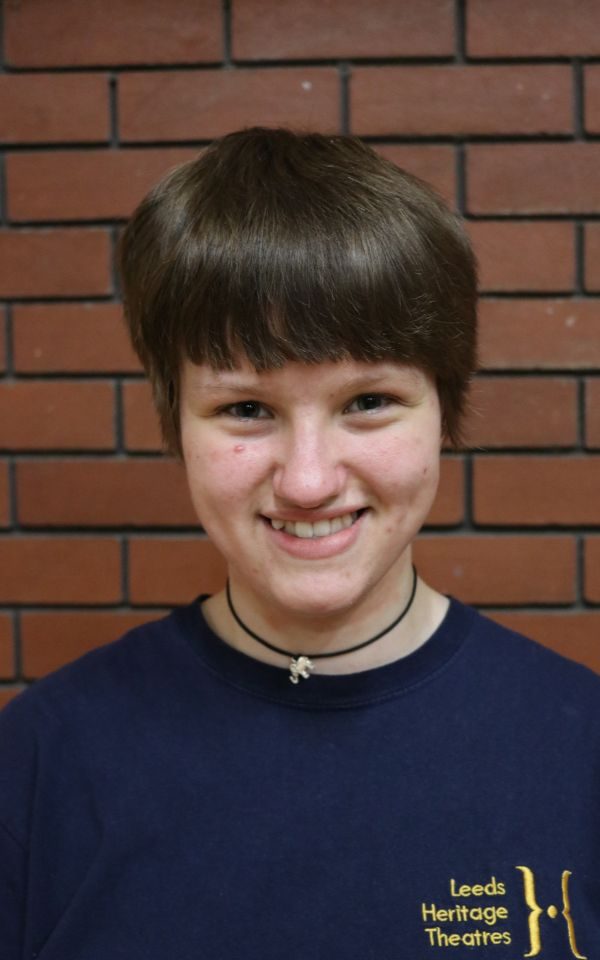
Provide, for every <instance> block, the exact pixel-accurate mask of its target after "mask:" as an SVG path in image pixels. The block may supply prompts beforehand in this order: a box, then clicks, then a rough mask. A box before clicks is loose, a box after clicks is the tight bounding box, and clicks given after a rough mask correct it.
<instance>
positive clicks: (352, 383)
mask: <svg viewBox="0 0 600 960" xmlns="http://www.w3.org/2000/svg"><path fill="white" fill-rule="evenodd" d="M418 375H419V371H418V370H417V369H415V368H413V367H409V366H406V367H401V368H398V369H395V370H394V369H389V368H388V369H386V370H383V371H378V372H375V371H368V370H365V371H364V372H361V373H358V374H350V375H349V376H347V377H344V379H343V380H341V381H340V382H339V383H335V384H332V389H333V390H335V391H339V392H340V393H343V392H346V391H361V390H366V389H373V388H375V387H377V386H379V385H380V384H381V383H386V382H387V383H389V382H390V380H392V379H393V378H394V377H397V376H399V377H401V382H402V385H404V386H416V384H417V383H418V379H419V377H418ZM231 376H232V379H231V380H230V379H229V377H228V374H227V373H226V374H225V375H224V377H223V378H215V379H208V380H206V381H205V382H204V383H203V384H201V385H200V384H194V386H193V388H192V389H196V390H201V391H202V393H203V394H220V393H223V392H227V393H229V394H233V395H236V396H238V395H239V396H245V397H248V396H251V395H255V396H256V395H259V394H261V393H263V392H264V391H269V392H270V391H271V390H272V389H273V387H272V385H271V384H265V382H264V381H263V380H261V379H260V378H257V379H256V380H253V379H249V380H245V379H244V380H236V379H233V377H235V374H232V375H231Z"/></svg>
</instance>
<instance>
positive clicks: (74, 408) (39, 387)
mask: <svg viewBox="0 0 600 960" xmlns="http://www.w3.org/2000/svg"><path fill="white" fill-rule="evenodd" d="M114 444H115V432H114V388H113V385H112V384H110V383H75V382H73V381H69V380H62V381H61V380H54V381H52V380H43V381H39V382H37V383H36V382H32V381H16V382H14V381H13V382H6V383H0V449H1V448H4V449H9V450H10V449H12V450H45V449H47V450H71V449H77V448H79V449H82V450H86V449H87V450H101V449H110V448H111V447H114Z"/></svg>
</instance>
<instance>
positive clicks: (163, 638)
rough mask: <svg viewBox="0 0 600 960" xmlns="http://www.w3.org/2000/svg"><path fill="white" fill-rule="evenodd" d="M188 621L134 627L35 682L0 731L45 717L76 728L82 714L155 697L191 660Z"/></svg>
mask: <svg viewBox="0 0 600 960" xmlns="http://www.w3.org/2000/svg"><path fill="white" fill-rule="evenodd" d="M185 615H186V610H185V608H184V609H181V610H176V611H173V612H172V613H170V614H169V615H168V616H166V617H162V618H160V619H157V620H154V621H150V622H148V623H145V624H142V625H141V626H138V627H135V628H134V629H132V630H130V631H128V632H127V633H125V634H124V635H123V636H121V637H120V638H118V639H116V640H114V641H112V642H111V643H108V644H105V645H103V646H101V647H98V648H96V649H94V650H92V651H90V652H89V653H86V654H84V655H83V656H82V657H79V658H78V659H77V660H74V661H72V662H71V663H69V664H67V665H66V666H64V667H61V668H60V669H59V670H56V671H54V672H53V673H51V674H49V675H48V676H46V677H44V678H42V679H41V680H38V681H36V682H35V683H34V684H32V686H31V687H29V688H28V689H27V690H25V691H24V692H23V693H21V694H20V695H19V696H18V697H16V698H15V699H14V700H12V701H11V702H10V703H9V704H8V705H7V706H6V707H5V708H4V710H2V712H1V713H0V730H1V728H2V727H3V726H6V724H11V723H13V722H14V723H19V724H23V723H26V722H27V720H28V719H33V718H37V720H38V723H39V719H40V717H41V718H46V719H47V721H48V723H49V724H50V725H51V724H52V723H55V722H59V723H60V722H63V721H66V720H68V722H69V725H70V726H73V724H74V723H76V722H77V717H78V716H80V715H82V714H85V713H89V712H91V711H94V710H96V709H99V710H101V711H106V710H107V707H108V706H110V707H111V708H112V709H113V710H118V708H119V705H120V704H121V705H122V704H124V703H125V702H127V703H131V701H132V700H135V699H136V698H144V697H148V696H151V695H152V688H153V687H156V686H157V685H162V684H163V683H164V682H165V680H166V679H168V677H169V676H170V675H172V674H173V673H174V672H178V673H179V672H180V668H179V667H178V661H179V660H180V659H181V658H182V657H183V658H185V657H186V656H191V655H192V654H191V648H190V646H189V644H188V643H187V641H186V639H185V631H184V629H183V623H184V619H185Z"/></svg>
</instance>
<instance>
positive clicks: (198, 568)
mask: <svg viewBox="0 0 600 960" xmlns="http://www.w3.org/2000/svg"><path fill="white" fill-rule="evenodd" d="M226 579H227V567H226V564H225V560H224V559H223V556H222V555H221V554H220V553H219V552H218V550H217V549H216V547H215V546H214V545H213V544H212V543H211V542H210V541H209V540H206V539H205V538H202V539H201V538H199V537H195V538H194V539H193V540H174V539H166V538H165V537H162V538H151V537H144V538H143V539H139V540H131V542H130V544H129V581H130V588H129V598H130V600H131V602H132V603H153V604H154V603H163V604H168V605H175V604H180V603H191V601H192V600H193V599H194V597H197V596H198V595H199V594H201V593H204V594H206V593H208V594H213V593H217V592H218V591H219V590H222V589H223V587H224V586H225V580H226Z"/></svg>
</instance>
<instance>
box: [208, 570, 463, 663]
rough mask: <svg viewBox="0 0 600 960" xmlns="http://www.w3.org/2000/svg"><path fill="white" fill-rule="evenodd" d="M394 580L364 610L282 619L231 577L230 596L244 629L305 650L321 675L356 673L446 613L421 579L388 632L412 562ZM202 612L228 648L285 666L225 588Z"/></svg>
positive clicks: (399, 653)
mask: <svg viewBox="0 0 600 960" xmlns="http://www.w3.org/2000/svg"><path fill="white" fill-rule="evenodd" d="M396 579H397V582H396V583H395V584H393V586H394V587H395V589H392V590H391V591H390V596H389V597H387V598H384V597H383V596H381V595H378V596H377V597H373V592H372V593H371V594H370V597H369V602H368V604H364V605H363V607H362V608H359V609H356V608H352V609H351V610H349V611H345V612H344V613H342V614H339V613H336V614H331V615H328V616H321V617H314V616H311V617H296V618H295V619H290V617H289V615H287V616H286V617H285V618H284V617H281V616H277V610H276V609H274V607H273V606H272V605H269V606H268V607H267V611H268V612H267V613H266V614H263V613H262V610H261V608H260V607H259V606H258V605H255V604H254V603H252V599H253V598H252V595H248V594H247V593H246V592H245V591H244V590H243V587H242V585H241V584H238V583H237V581H235V579H233V581H232V585H231V594H232V600H233V603H234V605H235V606H234V611H235V613H236V614H237V615H238V616H239V619H240V620H241V621H242V622H243V624H244V625H245V627H247V628H249V629H250V630H251V631H252V632H253V633H255V634H257V635H258V636H259V637H260V638H262V639H263V640H265V641H267V642H268V643H271V644H273V645H274V646H276V647H277V648H278V649H279V650H282V651H285V652H286V656H289V657H291V656H295V655H298V654H303V655H305V656H309V657H316V658H318V660H317V662H318V668H317V669H318V673H320V674H335V673H354V672H357V671H359V670H369V669H373V668H374V667H377V666H382V665H384V664H385V663H390V662H392V661H394V660H397V659H399V658H400V657H403V656H406V655H408V654H409V653H412V652H413V651H414V650H415V649H417V648H418V647H419V646H421V644H422V643H424V642H425V641H426V640H427V639H428V637H429V636H431V634H432V633H433V632H434V630H435V629H436V628H437V627H438V626H439V624H440V622H441V621H442V619H443V617H444V615H445V613H446V610H447V607H448V601H447V600H446V598H445V597H442V596H441V595H440V594H438V593H436V591H434V590H432V589H431V588H430V587H428V586H427V585H426V584H424V583H423V582H422V581H420V582H419V585H418V588H417V592H416V595H415V597H414V601H413V603H412V604H411V606H410V609H409V610H408V612H407V613H406V615H405V617H403V618H402V619H401V620H400V622H399V623H398V624H397V625H396V626H394V627H393V628H392V629H390V630H386V628H388V627H389V626H390V624H392V623H393V621H394V620H395V619H396V618H397V617H398V615H399V614H400V613H401V612H402V611H403V610H404V608H405V607H406V605H407V604H408V602H409V600H410V596H411V592H412V589H413V582H414V581H413V572H412V568H411V566H410V564H408V569H407V570H405V571H404V575H403V576H401V577H397V578H396ZM376 592H378V594H380V592H379V591H376ZM384 599H385V600H387V602H384ZM203 611H204V614H205V617H206V620H207V622H208V624H209V626H211V628H212V629H213V630H214V631H215V632H216V633H217V634H218V635H219V636H220V637H221V638H222V639H223V640H225V642H227V643H229V644H230V645H231V646H234V647H235V648H236V649H239V650H240V651H241V652H242V653H245V654H246V655H248V656H251V657H253V658H254V659H257V660H261V661H263V662H265V663H270V664H273V665H274V666H279V667H284V666H286V656H284V655H282V654H281V653H278V652H275V651H273V650H271V649H269V648H268V647H266V646H264V645H263V644H262V643H260V642H259V641H258V640H256V639H255V638H253V637H252V636H250V635H249V633H248V632H247V631H246V629H244V626H242V625H241V624H240V622H239V621H236V619H235V616H234V615H232V613H231V610H230V608H229V605H228V602H227V597H226V593H225V591H222V592H221V593H219V594H217V595H216V596H214V597H211V598H210V599H209V600H207V601H205V603H204V605H203ZM380 631H383V632H384V634H383V636H382V637H381V638H380V639H377V640H375V641H374V642H373V643H369V644H365V646H364V647H362V648H361V649H358V650H355V651H353V652H349V653H343V654H341V655H337V656H336V654H338V653H339V651H342V650H345V649H346V648H348V647H354V646H356V645H357V644H361V643H364V642H365V641H368V640H369V639H370V638H372V637H373V636H376V635H377V634H378V633H379V632H380Z"/></svg>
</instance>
